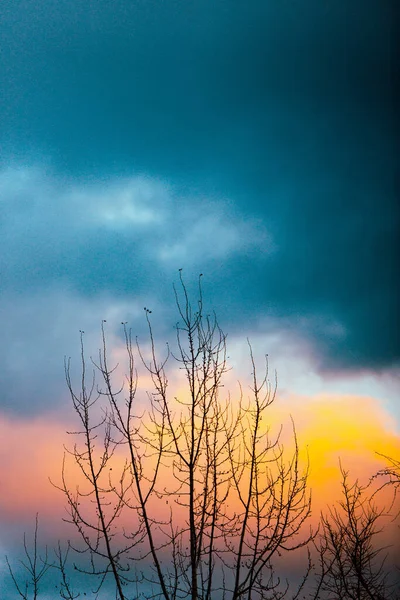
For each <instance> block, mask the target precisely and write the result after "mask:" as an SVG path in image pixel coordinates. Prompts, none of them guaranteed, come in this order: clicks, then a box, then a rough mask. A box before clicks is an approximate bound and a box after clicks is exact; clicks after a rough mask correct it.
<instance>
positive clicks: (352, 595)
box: [314, 466, 398, 600]
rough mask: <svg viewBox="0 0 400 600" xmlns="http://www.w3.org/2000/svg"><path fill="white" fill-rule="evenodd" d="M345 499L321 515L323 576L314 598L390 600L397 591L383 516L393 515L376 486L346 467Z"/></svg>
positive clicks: (320, 544)
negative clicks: (382, 505)
mask: <svg viewBox="0 0 400 600" xmlns="http://www.w3.org/2000/svg"><path fill="white" fill-rule="evenodd" d="M341 474H342V500H341V501H340V502H339V503H338V504H337V505H336V506H333V507H331V508H329V510H328V512H327V514H325V515H322V516H321V531H320V536H319V539H318V542H316V547H317V550H318V556H319V577H318V584H317V588H316V592H315V594H314V598H328V599H332V600H333V599H335V600H336V599H340V600H389V599H390V598H395V597H397V598H398V596H396V592H395V589H394V587H393V585H392V584H391V583H390V570H389V569H387V568H386V564H385V563H386V559H387V551H388V548H387V547H384V546H382V544H381V542H380V541H379V535H380V534H381V532H382V526H381V525H380V521H381V519H382V518H383V517H385V516H388V514H387V513H386V511H385V509H384V508H378V505H377V503H376V502H375V499H376V490H375V492H374V491H371V489H370V486H369V484H368V485H367V486H362V485H361V484H360V483H359V481H358V480H356V481H355V482H354V483H351V482H350V481H349V474H348V472H347V471H345V470H344V469H343V468H342V466H341Z"/></svg>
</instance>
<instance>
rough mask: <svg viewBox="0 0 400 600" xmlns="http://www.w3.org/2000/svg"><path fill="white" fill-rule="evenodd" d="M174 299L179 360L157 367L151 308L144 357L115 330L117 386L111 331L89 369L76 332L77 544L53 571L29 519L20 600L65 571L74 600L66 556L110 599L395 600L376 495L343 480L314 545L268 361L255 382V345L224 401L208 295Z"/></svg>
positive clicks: (170, 357)
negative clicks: (298, 569)
mask: <svg viewBox="0 0 400 600" xmlns="http://www.w3.org/2000/svg"><path fill="white" fill-rule="evenodd" d="M175 296H176V305H177V309H178V312H179V322H178V324H177V325H176V348H175V350H173V349H171V348H170V346H168V345H167V346H166V349H165V350H164V354H163V356H162V357H161V358H160V354H159V352H158V350H157V344H156V338H155V336H154V334H153V329H152V325H151V317H150V313H151V311H149V310H148V309H145V318H146V320H147V324H148V332H149V337H148V344H147V345H139V343H138V342H137V340H135V339H134V340H133V339H132V334H131V330H130V329H129V328H128V327H127V325H126V323H122V325H123V332H124V341H125V349H126V357H127V369H126V375H125V376H124V378H123V379H121V376H120V370H119V368H118V367H119V366H118V365H117V364H114V363H112V364H111V359H110V355H109V352H108V348H107V336H106V324H105V321H103V323H102V327H101V332H102V345H101V349H100V350H99V353H98V356H97V358H95V359H94V358H90V359H88V358H87V357H86V353H85V348H84V338H83V333H81V377H80V383H79V386H78V388H77V389H76V388H75V385H74V383H73V378H72V376H71V366H70V361H69V360H68V361H66V363H65V375H66V382H67V386H68V389H69V392H70V396H71V400H72V405H73V408H74V411H75V414H76V417H77V421H78V426H77V429H76V431H73V432H70V435H71V436H72V437H73V438H74V443H73V444H72V446H70V447H68V448H66V452H65V456H64V461H63V465H62V474H61V482H60V483H59V484H57V485H56V487H58V488H59V489H60V490H61V491H62V493H63V494H64V496H65V499H66V504H67V507H66V508H67V517H66V519H64V520H66V521H67V522H68V523H70V524H71V525H72V526H73V527H74V529H75V533H78V536H76V535H75V541H74V542H72V541H71V542H68V546H67V550H66V551H62V548H61V546H60V545H59V546H58V548H57V549H56V553H55V558H54V560H53V561H50V560H49V558H48V554H47V551H46V553H45V555H44V556H43V558H40V557H39V555H38V551H37V521H36V528H35V537H34V550H33V551H32V552H29V550H28V548H27V544H26V540H25V538H24V548H25V555H26V559H27V562H26V561H25V563H24V567H25V569H27V571H28V574H29V577H30V581H31V584H32V585H31V584H29V585H28V584H26V585H25V587H23V586H22V585H20V584H19V583H18V580H17V577H16V575H15V573H14V571H13V570H12V568H11V565H10V564H9V563H8V564H9V571H10V575H11V578H12V581H13V582H14V586H15V588H16V590H17V591H18V593H19V595H20V596H21V597H22V598H23V599H24V600H30V598H33V599H34V600H36V599H37V597H38V590H39V583H40V581H41V580H42V578H43V577H44V576H45V575H46V573H47V572H48V571H49V569H50V568H56V569H58V571H59V574H60V584H59V588H58V594H59V596H61V598H64V599H67V600H74V599H75V598H78V597H79V593H76V592H74V591H73V589H72V587H71V582H70V578H69V577H68V575H67V560H68V554H69V553H71V554H72V556H73V557H74V558H73V567H74V571H75V572H80V573H81V574H83V575H84V576H91V577H92V579H93V582H94V583H93V586H92V589H93V597H95V598H97V597H100V594H101V590H102V589H107V590H108V589H110V586H111V587H112V589H113V597H115V598H116V600H128V599H129V600H131V599H133V598H136V599H138V598H146V599H163V600H186V599H190V600H263V599H268V600H281V599H283V598H285V597H288V598H289V597H291V598H292V599H293V600H294V599H296V598H299V597H300V594H303V597H306V594H307V595H308V597H309V598H310V599H314V600H317V599H321V600H322V599H323V598H327V599H328V600H364V599H370V600H389V598H394V597H395V596H394V591H393V589H392V588H391V587H390V583H389V582H388V579H387V573H386V572H385V564H384V550H383V549H382V548H381V547H380V546H379V544H375V539H376V538H377V537H379V531H380V528H379V523H380V520H381V518H382V517H383V516H384V513H383V510H380V509H378V508H377V505H376V504H375V502H374V496H373V495H372V496H371V494H369V489H368V487H363V486H362V485H361V484H359V482H358V481H356V482H355V483H351V482H350V481H349V477H348V473H347V472H346V471H344V470H343V469H342V491H343V497H342V501H341V502H340V503H339V504H338V505H337V506H336V507H331V508H330V509H329V510H328V512H327V513H326V514H324V515H322V516H321V523H320V529H319V532H318V534H317V533H313V532H312V531H311V529H310V527H309V526H308V519H309V517H310V514H311V496H310V493H309V491H308V489H307V477H308V464H307V463H305V464H304V465H303V466H301V465H300V462H299V452H300V451H299V447H298V444H297V437H296V431H295V427H294V424H293V423H292V432H291V433H292V435H291V441H290V442H289V444H287V445H286V448H284V447H283V442H282V428H281V429H279V430H277V431H275V432H273V431H272V428H271V420H270V417H269V414H270V407H271V405H272V404H273V403H274V401H275V399H276V377H275V380H274V382H273V383H271V381H270V379H269V373H268V361H267V359H266V361H265V364H264V365H263V367H262V374H261V376H259V372H260V369H259V368H257V366H256V361H255V359H254V356H253V353H252V349H251V346H250V344H249V365H250V368H251V373H252V383H251V386H250V387H249V389H248V391H247V392H246V391H243V389H242V387H241V386H240V385H239V387H238V392H237V393H236V394H235V396H234V397H233V396H232V398H231V396H230V393H229V391H228V390H227V389H226V388H225V387H224V382H225V378H226V377H225V376H226V374H227V371H228V370H229V367H228V362H227V361H228V359H227V351H226V336H225V334H224V333H223V331H222V330H221V328H220V327H219V325H218V322H217V319H216V317H215V315H211V316H210V315H207V314H205V312H204V307H203V298H202V290H201V285H200V284H199V289H198V300H197V302H196V304H195V306H194V307H193V305H192V303H191V301H190V298H189V295H188V292H187V288H186V286H185V284H184V282H183V280H182V277H180V287H179V289H175ZM174 365H175V369H171V367H172V366H174ZM140 373H141V374H140ZM176 374H178V375H179V377H178V378H177V377H176ZM172 377H175V379H174V381H173V383H171V382H170V379H171V378H172ZM143 381H144V382H145V384H143ZM148 388H150V389H148ZM398 467H399V464H398V463H397V462H396V461H394V460H392V461H391V462H390V463H389V466H388V468H387V469H385V470H383V471H381V472H380V473H379V474H378V475H379V476H381V475H386V476H389V479H386V480H385V484H384V485H386V483H391V484H394V485H395V486H398V485H399V469H398ZM76 538H78V539H76ZM310 548H313V549H314V552H316V553H317V561H316V565H315V566H314V565H313V564H312V562H313V561H312V559H311V554H312V553H311V551H310ZM296 551H299V556H300V557H303V558H304V557H306V564H305V565H304V573H303V575H302V576H300V577H299V579H298V581H297V583H296V585H294V586H293V585H291V584H290V582H289V581H288V577H287V573H288V569H286V573H285V570H284V571H283V574H282V570H281V567H282V564H283V565H285V560H286V557H288V556H289V555H291V553H295V552H296ZM307 557H308V561H307ZM300 560H301V558H300ZM286 564H287V563H286ZM313 578H314V579H313ZM311 580H312V581H314V582H315V588H314V589H313V590H312V591H310V581H311ZM30 585H31V587H30ZM307 590H308V591H307ZM108 597H110V596H108Z"/></svg>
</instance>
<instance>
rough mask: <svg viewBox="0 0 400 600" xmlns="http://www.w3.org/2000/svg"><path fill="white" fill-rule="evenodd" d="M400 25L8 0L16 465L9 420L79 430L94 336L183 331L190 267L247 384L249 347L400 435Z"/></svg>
mask: <svg viewBox="0 0 400 600" xmlns="http://www.w3.org/2000/svg"><path fill="white" fill-rule="evenodd" d="M398 13H399V7H398V3H397V2H396V1H395V0H385V1H382V0H353V1H352V2H348V1H347V0H339V1H338V0H336V1H333V0H332V1H331V0H279V1H278V0H273V1H272V0H259V1H256V0H246V1H245V2H244V1H243V2H242V1H237V0H229V1H228V0H165V1H161V0H130V1H128V0H113V1H112V2H111V1H110V0H84V1H80V0H57V1H55V0H35V1H33V0H2V2H1V6H0V45H1V60H0V86H1V89H0V94H1V95H0V276H1V281H0V285H1V296H0V325H1V332H2V333H1V338H2V343H1V348H0V364H1V368H0V424H3V425H4V424H6V425H4V433H3V439H2V440H1V439H0V445H1V446H0V467H1V468H2V469H5V470H7V464H8V461H9V455H8V450H9V448H11V447H12V443H11V442H10V441H9V438H8V437H7V436H8V435H11V434H9V433H8V432H9V430H10V429H11V428H14V431H15V432H18V431H20V430H19V429H18V428H22V429H21V431H25V434H24V435H26V436H27V439H29V440H30V439H31V437H30V436H33V437H32V440H33V441H31V442H30V445H33V446H34V444H35V442H34V440H35V439H36V438H35V433H34V432H35V431H36V430H35V427H39V425H38V423H39V424H40V427H41V426H42V424H44V425H43V426H47V425H48V426H49V428H51V427H52V426H51V425H50V423H53V422H56V423H57V424H58V425H59V424H60V423H63V420H68V418H69V417H67V416H66V415H68V414H69V404H68V397H67V393H66V388H65V384H64V381H63V357H64V355H72V356H78V353H79V329H84V330H85V332H86V334H85V335H86V336H87V338H86V339H87V343H88V346H89V348H93V349H95V348H96V347H97V345H98V336H97V334H98V331H99V324H100V321H101V319H107V322H108V326H109V329H110V332H111V334H112V335H114V338H113V339H114V343H115V347H118V344H119V343H120V340H121V338H120V330H119V328H118V326H119V323H120V321H121V320H123V321H129V323H130V325H131V326H132V327H133V330H134V332H135V333H139V335H140V334H141V332H143V331H144V318H143V306H149V307H150V308H152V310H153V317H154V319H153V321H154V324H155V328H156V329H157V335H158V337H159V339H160V340H162V341H164V340H166V339H170V338H171V335H172V336H173V330H172V325H173V324H174V322H175V320H176V317H175V314H174V312H173V311H174V306H173V305H174V300H173V293H172V287H171V286H172V282H173V281H174V280H176V278H177V270H178V269H179V268H183V269H184V274H185V278H186V281H187V282H188V286H189V288H190V287H191V286H193V285H194V284H195V282H196V280H197V276H198V274H199V273H200V272H202V273H204V294H205V298H206V300H207V303H208V305H209V306H210V307H212V308H215V310H216V312H217V314H218V315H219V316H220V320H221V324H222V326H223V328H224V329H225V330H226V331H227V332H228V333H229V340H230V342H231V344H232V346H231V348H232V350H231V352H232V361H233V363H234V364H236V365H237V368H238V369H239V375H240V376H241V375H242V374H243V376H245V373H246V371H245V370H243V371H241V368H242V364H243V361H242V355H243V352H245V349H244V348H245V346H244V343H245V338H246V336H248V337H249V338H250V339H252V340H253V343H254V344H255V347H256V349H257V351H259V352H260V353H261V354H263V353H264V352H268V353H269V354H270V357H271V362H272V365H273V366H274V367H276V368H278V371H279V373H280V378H281V384H282V385H281V392H282V395H283V397H286V398H289V399H290V398H294V397H295V396H296V395H297V396H298V397H301V398H303V399H304V398H309V397H314V398H315V397H321V394H322V395H323V394H325V395H326V394H327V395H328V396H329V394H331V395H334V396H335V397H336V398H339V399H340V398H342V400H343V398H349V397H351V398H353V400H351V399H350V400H349V404H348V406H350V407H353V405H354V402H355V403H356V405H357V406H362V405H363V404H362V401H361V400H360V398H363V397H365V398H367V397H368V398H369V399H370V400H368V402H370V401H371V402H373V406H374V408H373V409H371V410H370V414H371V415H372V414H373V413H374V411H376V413H377V414H378V413H379V414H380V415H381V417H376V419H375V423H377V422H379V419H380V418H382V423H388V424H387V425H382V431H383V432H385V431H386V432H387V431H389V430H390V431H391V432H392V433H391V434H390V435H392V434H393V435H395V433H394V432H397V433H396V435H398V433H399V430H400V412H399V408H398V406H397V393H398V374H399V363H400V345H399V331H400V326H399V325H400V324H399V310H398V307H399V300H400V298H399V283H398V258H397V257H398V251H399V250H400V248H399V239H400V237H399V221H400V207H399V202H398V188H397V187H396V167H397V166H398V164H397V161H398V148H397V140H396V135H395V134H396V129H397V126H398V115H396V113H395V108H396V100H395V94H394V89H395V78H396V69H395V30H396V22H397V20H398V16H399V15H398ZM235 361H236V362H235ZM326 397H327V396H324V398H325V400H326ZM354 398H358V400H357V401H356V400H354ZM371 399H372V400H371ZM342 400H340V401H342ZM293 402H294V403H295V405H296V402H295V401H294V400H293ZM338 402H339V400H338ZM357 402H361V404H357ZM368 402H367V404H368ZM367 404H366V405H367ZM296 406H297V407H298V406H300V404H299V403H298V404H297V405H296ZM340 406H344V407H345V406H347V405H346V402H344V404H343V405H340ZM368 406H370V405H369V404H368ZM307 410H308V409H307ZM340 410H342V414H343V413H345V411H346V409H345V408H344V409H340ZM352 411H353V408H350V409H349V414H353V412H352ZM374 414H375V413H374ZM294 417H295V418H296V410H294ZM299 418H300V419H301V414H300V416H299ZM374 418H375V417H374ZM10 424H11V425H10ZM58 425H57V426H58ZM60 426H61V427H62V425H60ZM30 427H31V429H29V428H30ZM338 427H339V428H340V426H339V425H338ZM24 428H25V429H24ZM385 428H386V429H385ZM53 431H54V427H53ZM21 435H22V434H21ZM382 435H383V438H384V434H382ZM43 436H44V437H45V435H44V434H41V438H43ZM52 439H53V438H52V436H50V437H49V444H50V446H52V444H53V441H52ZM23 441H24V440H23V439H22V441H21V442H20V447H23ZM41 443H42V442H41ZM377 443H378V442H377ZM393 443H395V442H393ZM396 443H397V442H396ZM377 450H379V448H377ZM44 452H45V451H44ZM371 452H372V450H371ZM17 454H18V453H17ZM15 460H16V461H17V463H18V460H19V459H18V458H17V459H15ZM18 464H19V463H18ZM18 464H17V466H18ZM17 466H16V468H17ZM18 468H22V467H21V466H20V467H18ZM5 479H7V480H9V479H10V475H7V477H6V478H5ZM0 480H1V478H0ZM11 480H12V477H11V479H10V485H12V483H11ZM14 487H15V486H14ZM13 489H14V488H13ZM14 492H15V495H17V494H18V491H17V488H15V490H14ZM14 492H13V493H14ZM41 501H42V500H41ZM0 503H1V501H0ZM5 504H7V503H5ZM18 506H20V510H21V511H22V512H23V511H24V503H23V502H21V503H20V504H18ZM31 509H32V512H33V514H34V512H35V510H36V509H35V508H34V507H33V506H32V507H31ZM7 510H8V509H7ZM7 510H6V509H4V511H5V514H11V513H9V512H7ZM10 510H11V509H10ZM1 519H2V517H1V513H0V520H1ZM4 519H6V517H4ZM7 531H8V533H7V535H8V536H9V537H10V536H11V537H12V535H11V533H10V532H9V529H7ZM0 546H1V543H0Z"/></svg>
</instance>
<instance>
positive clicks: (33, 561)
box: [6, 515, 52, 600]
mask: <svg viewBox="0 0 400 600" xmlns="http://www.w3.org/2000/svg"><path fill="white" fill-rule="evenodd" d="M38 527H39V517H38V515H36V519H35V530H34V534H33V544H32V548H29V545H28V542H27V539H26V534H24V542H23V545H24V554H25V558H24V559H23V560H21V561H20V564H21V565H22V567H23V569H24V571H25V573H26V575H25V577H24V581H23V583H21V581H19V580H18V577H17V575H16V573H15V571H14V570H13V569H12V567H11V564H10V561H9V559H8V557H7V556H6V563H7V566H8V570H9V572H10V576H11V579H12V581H13V584H14V587H15V590H16V592H17V593H18V595H19V596H20V597H21V598H22V599H23V600H37V599H38V597H39V591H40V582H41V581H42V579H43V578H44V576H45V575H46V573H47V571H48V570H49V569H50V568H51V566H52V565H51V564H50V563H49V561H48V552H47V547H46V549H45V553H44V555H43V556H40V555H39V545H38Z"/></svg>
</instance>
